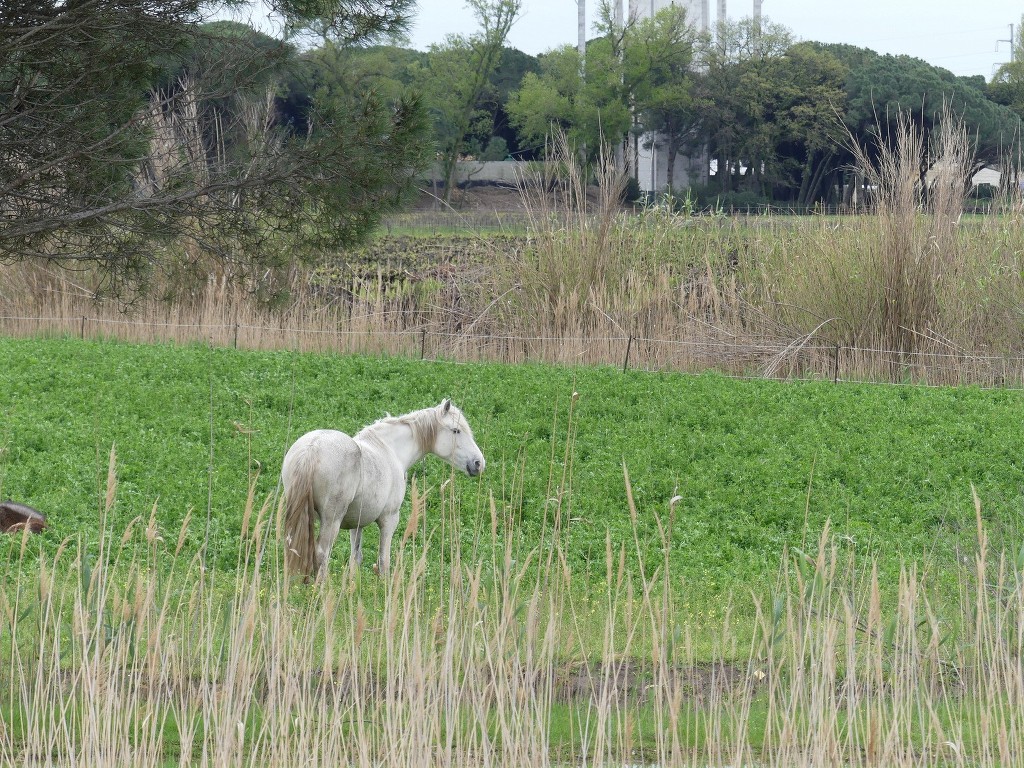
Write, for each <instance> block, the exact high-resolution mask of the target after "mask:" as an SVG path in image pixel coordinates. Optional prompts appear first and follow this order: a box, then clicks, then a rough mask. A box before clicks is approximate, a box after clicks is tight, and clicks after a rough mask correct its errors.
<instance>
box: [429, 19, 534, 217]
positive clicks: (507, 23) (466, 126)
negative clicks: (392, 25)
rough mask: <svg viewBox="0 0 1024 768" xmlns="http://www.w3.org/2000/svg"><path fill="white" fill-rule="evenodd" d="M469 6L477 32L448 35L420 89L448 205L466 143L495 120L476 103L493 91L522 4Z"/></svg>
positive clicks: (434, 53) (433, 53)
mask: <svg viewBox="0 0 1024 768" xmlns="http://www.w3.org/2000/svg"><path fill="white" fill-rule="evenodd" d="M467 5H468V6H469V8H470V9H471V10H472V11H473V14H474V15H475V16H476V19H477V21H478V22H479V24H480V30H479V31H478V32H477V33H475V34H473V35H470V36H468V37H466V36H463V35H449V36H448V38H447V39H446V40H445V42H444V43H442V44H440V45H434V46H431V49H430V56H429V59H428V66H427V69H426V70H425V71H424V72H423V79H422V81H421V82H420V84H419V86H420V88H422V90H423V93H424V94H425V96H426V101H427V104H428V105H429V108H430V112H431V114H432V116H433V118H434V124H435V130H436V135H437V143H438V147H437V149H438V153H439V154H440V157H441V167H442V170H441V175H442V177H443V179H444V193H443V194H444V201H445V202H448V201H449V200H450V199H451V194H452V189H453V187H454V185H455V168H456V163H457V162H458V160H459V157H460V156H461V155H462V153H463V150H464V149H465V147H466V143H467V137H468V136H469V135H471V134H473V133H479V132H481V131H480V128H479V126H480V125H481V123H484V124H486V122H487V121H488V119H490V118H491V117H492V115H493V112H489V111H488V110H487V109H482V108H481V104H480V102H481V100H482V98H483V97H484V96H485V94H486V93H487V92H488V90H489V89H490V87H491V78H492V77H493V75H494V73H495V71H496V70H497V69H498V66H499V64H500V62H501V59H502V54H503V51H504V48H505V40H506V39H507V37H508V33H509V30H510V29H511V28H512V24H513V23H514V22H515V20H516V18H517V17H518V15H519V8H520V5H521V0H467ZM490 135H491V134H490V132H489V131H488V132H487V136H490Z"/></svg>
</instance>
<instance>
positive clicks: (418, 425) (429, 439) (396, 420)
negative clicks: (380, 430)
mask: <svg viewBox="0 0 1024 768" xmlns="http://www.w3.org/2000/svg"><path fill="white" fill-rule="evenodd" d="M394 424H405V425H406V426H408V427H410V428H411V429H412V436H413V439H414V440H415V441H416V444H417V445H418V446H419V448H420V450H421V451H422V452H423V453H430V452H431V451H432V450H433V448H434V442H435V441H436V440H437V430H438V428H439V427H440V422H439V421H438V418H437V410H436V409H435V408H424V409H423V410H421V411H413V412H412V413H407V414H405V415H404V416H385V417H384V418H382V419H377V420H376V421H375V422H373V424H367V425H366V426H365V427H363V428H362V429H361V430H359V433H358V434H357V435H356V437H371V436H373V432H374V431H375V429H376V428H377V427H382V426H390V425H394Z"/></svg>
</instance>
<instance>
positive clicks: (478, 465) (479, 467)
mask: <svg viewBox="0 0 1024 768" xmlns="http://www.w3.org/2000/svg"><path fill="white" fill-rule="evenodd" d="M483 471H484V460H483V459H470V460H469V461H467V462H466V474H467V475H469V476H470V477H476V476H477V475H479V474H480V473H481V472H483Z"/></svg>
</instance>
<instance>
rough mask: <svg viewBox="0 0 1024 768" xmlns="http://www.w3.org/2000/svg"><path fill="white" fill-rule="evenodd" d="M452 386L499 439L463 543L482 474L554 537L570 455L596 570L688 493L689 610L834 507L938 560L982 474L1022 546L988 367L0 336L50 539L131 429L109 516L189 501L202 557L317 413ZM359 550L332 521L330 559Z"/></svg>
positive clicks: (5, 397)
mask: <svg viewBox="0 0 1024 768" xmlns="http://www.w3.org/2000/svg"><path fill="white" fill-rule="evenodd" d="M573 392H578V393H579V398H578V400H577V401H576V403H575V405H574V406H573V409H572V414H571V417H570V413H569V411H570V404H571V402H570V401H571V396H572V393H573ZM448 396H451V397H453V398H454V400H455V402H456V403H457V404H458V405H459V406H460V407H462V408H463V410H464V411H465V412H466V414H467V415H468V417H469V419H470V422H471V423H472V425H473V427H474V430H475V432H476V434H477V437H478V442H479V443H480V445H481V447H482V448H483V450H484V452H485V455H486V456H487V458H488V471H487V473H486V474H485V476H484V478H483V479H482V480H481V481H480V482H479V483H477V482H476V481H470V480H467V479H466V478H464V477H462V476H461V475H460V476H458V477H456V478H455V480H454V487H455V488H456V489H457V491H458V493H459V494H460V496H461V498H462V505H461V507H460V509H461V510H462V511H461V515H462V519H461V521H460V526H459V531H460V536H461V537H462V539H463V540H462V542H461V543H462V544H463V546H465V547H471V546H472V545H473V542H474V541H478V540H480V539H481V538H486V537H481V535H480V534H481V532H482V531H484V530H489V527H490V511H489V508H488V504H487V499H488V496H489V494H493V495H494V497H495V498H496V499H497V500H498V503H499V506H500V505H502V504H504V506H505V508H506V510H507V514H509V515H511V516H512V518H513V519H514V522H515V530H516V533H517V535H518V536H519V537H520V539H521V548H522V549H523V550H528V549H529V548H531V547H532V546H533V545H534V544H535V543H537V542H538V541H539V540H540V538H541V537H542V536H550V535H551V526H552V523H553V518H554V512H553V510H554V508H555V507H556V506H557V504H556V499H557V498H558V497H559V486H560V484H561V483H562V473H563V468H566V469H567V470H568V472H567V474H568V476H569V479H568V481H566V483H565V488H564V490H563V492H562V494H561V498H562V521H563V525H564V530H563V531H562V532H561V534H560V535H561V536H563V537H564V541H565V542H566V549H567V551H568V553H569V557H570V558H571V562H570V565H571V566H572V567H573V568H574V570H576V571H579V572H581V573H585V574H587V578H589V579H590V580H591V581H592V582H594V583H595V584H600V583H602V582H603V581H604V579H605V576H606V573H605V570H606V569H605V548H606V532H607V533H608V534H609V535H610V537H611V542H612V546H613V549H614V550H615V551H616V552H617V551H618V550H619V548H620V546H624V547H625V549H626V552H627V555H628V557H627V568H628V569H632V570H633V571H634V572H635V571H636V570H637V569H638V568H639V564H638V559H637V557H636V553H637V552H639V554H640V557H642V559H643V561H644V562H645V564H646V565H647V567H648V569H650V568H653V567H654V566H656V565H659V564H660V563H661V561H662V552H661V547H660V537H659V535H658V524H657V521H656V520H655V516H656V515H658V516H660V518H661V519H662V521H663V522H664V523H665V524H668V522H669V518H670V515H669V504H670V500H671V499H672V498H673V497H676V496H678V497H680V499H679V500H678V502H677V503H676V505H675V508H674V519H673V520H672V539H671V547H670V552H669V559H670V562H671V566H672V571H673V574H674V577H675V578H677V579H678V580H679V581H680V583H681V588H683V589H684V590H686V592H687V593H688V594H692V595H693V608H694V611H695V612H696V613H700V612H702V611H705V610H708V609H709V608H712V609H713V606H714V605H715V604H716V601H715V599H714V598H715V596H717V595H723V594H731V593H733V592H734V591H735V590H736V589H737V588H739V587H742V591H743V592H747V591H749V589H750V588H751V587H752V586H755V585H758V584H760V585H764V584H766V583H768V582H769V581H771V580H772V578H773V576H774V574H775V572H776V570H777V567H778V563H779V558H780V556H782V554H783V553H784V551H785V548H786V547H787V546H789V547H792V546H802V545H805V544H806V542H807V541H808V539H809V540H810V541H812V542H813V541H814V540H815V539H816V536H817V532H818V531H820V530H821V528H822V526H823V525H824V522H825V520H826V519H831V520H832V524H833V530H834V532H835V535H836V537H837V541H838V542H839V543H840V545H841V546H843V547H845V548H848V549H852V550H853V551H854V552H856V554H857V555H858V556H873V557H877V558H878V560H879V562H880V564H881V567H882V571H883V575H886V574H888V575H892V574H895V573H896V571H897V569H898V567H899V564H900V563H901V562H902V561H910V560H915V559H918V558H924V559H925V561H926V563H928V564H929V565H928V567H931V568H934V569H935V570H936V571H937V572H938V573H939V574H940V575H941V570H942V567H943V564H944V563H948V562H951V561H952V560H953V559H955V558H956V557H957V553H958V547H961V545H963V546H966V547H967V548H968V551H970V548H971V546H972V545H971V544H970V543H969V542H971V541H973V536H974V512H973V506H972V503H971V484H972V483H973V484H974V485H975V486H976V488H977V489H978V493H979V495H980V497H981V499H982V500H983V502H984V514H985V518H986V520H987V522H988V523H989V526H990V532H991V534H992V535H993V537H994V539H995V540H996V541H998V542H1002V541H1003V540H1004V539H1005V541H1006V542H1008V544H1009V545H1010V546H1011V547H1013V549H1014V551H1016V547H1014V546H1013V544H1014V542H1015V541H1016V537H1017V536H1018V534H1019V520H1020V516H1021V513H1022V499H1021V487H1022V481H1024V473H1022V469H1021V462H1022V452H1021V439H1020V428H1019V423H1020V422H1019V414H1020V412H1021V408H1022V405H1024V394H1022V393H1021V392H1016V391H1000V390H996V391H984V390H979V389H973V388H963V389H924V388H912V387H889V386H874V385H849V384H841V385H838V386H836V385H833V384H831V383H827V382H802V383H779V382H771V381H740V380H730V379H727V378H722V377H719V376H714V375H703V376H686V375H675V374H647V373H639V372H630V373H626V374H623V373H622V372H621V371H619V370H615V369H582V368H580V369H569V368H558V367H546V366H517V367H506V366H501V365H492V364H449V363H443V362H421V361H411V360H404V359H393V358H383V359H381V358H368V357H341V356H333V355H310V354H305V355H300V354H293V353H289V352H259V353H257V352H240V351H233V350H225V349H212V348H206V347H201V346H187V347H178V346H171V345H165V346H132V345H127V344H120V343H95V342H82V341H78V340H63V339H54V340H0V440H2V443H0V444H2V446H3V449H4V450H3V455H2V463H0V473H2V474H0V495H2V496H3V497H11V498H14V499H17V500H19V501H23V502H25V503H29V504H32V505H33V506H36V507H37V508H39V509H41V510H43V511H44V512H45V513H46V514H47V515H48V517H49V522H50V529H49V531H48V532H47V533H46V534H45V536H44V538H43V541H44V542H45V547H46V548H48V549H49V550H50V551H51V552H52V551H53V550H55V549H56V547H57V546H58V544H59V542H61V541H62V540H64V539H66V538H69V537H77V536H83V537H85V540H86V541H89V540H93V541H95V540H96V538H97V536H98V531H99V517H100V508H101V496H102V494H103V493H104V489H105V487H106V475H107V461H108V455H109V452H110V448H111V446H112V445H116V451H117V463H118V491H117V502H116V505H115V508H114V510H113V511H112V519H111V521H110V523H111V525H110V527H111V529H112V530H119V529H121V528H123V527H124V526H126V525H127V524H128V522H129V521H130V520H132V519H133V518H135V517H141V518H142V519H143V521H145V520H148V518H149V515H150V512H151V510H152V508H153V506H154V503H157V502H158V500H159V502H158V507H157V518H158V524H159V526H160V528H161V532H162V535H164V536H165V537H166V536H171V537H176V536H177V532H178V530H179V528H180V526H181V522H182V520H183V518H184V517H185V515H186V514H187V513H188V512H189V510H191V511H192V515H193V521H199V522H200V523H202V524H201V525H198V526H197V525H193V526H192V527H191V529H190V533H189V538H188V541H187V542H186V553H188V554H192V553H194V552H195V551H196V550H197V548H198V547H200V546H201V544H202V537H203V535H204V533H203V528H204V525H205V517H206V514H207V510H208V508H209V511H210V528H209V538H210V542H211V548H210V558H211V562H212V564H214V565H215V566H217V567H221V568H232V567H234V565H235V563H236V560H237V556H238V541H239V535H238V534H239V531H240V528H241V524H242V520H241V517H242V510H243V509H244V507H245V498H246V493H247V486H248V479H249V477H250V476H251V475H252V474H254V473H256V472H257V471H258V472H259V481H258V485H257V498H258V499H262V498H264V497H265V496H267V495H268V494H271V493H273V492H274V490H275V488H276V486H277V482H278V477H279V471H280V463H281V458H282V457H283V455H284V452H285V450H286V449H287V447H288V445H289V444H290V442H291V440H293V439H294V438H296V437H297V436H298V435H300V434H301V433H303V432H305V431H306V430H309V429H313V428H319V427H334V428H338V429H342V430H345V431H348V432H352V431H355V430H357V429H358V428H360V427H361V426H363V425H364V424H366V423H368V422H370V421H373V420H374V419H376V418H378V417H380V416H382V415H383V414H384V413H385V411H389V412H391V413H403V412H406V411H409V410H412V409H415V408H421V407H424V406H426V405H429V404H432V403H436V402H438V401H440V400H441V399H442V398H443V397H448ZM211 428H212V434H211ZM211 437H212V458H213V463H212V473H211V472H210V471H209V467H210V456H211ZM567 463H568V466H567V467H566V464H567ZM623 463H625V465H626V466H627V467H628V470H629V474H630V477H631V480H632V487H633V493H634V496H635V500H636V505H637V508H638V510H639V515H640V524H639V530H640V536H639V537H638V540H637V541H636V542H634V537H633V534H632V532H631V530H632V529H631V526H630V520H629V511H628V506H627V501H626V495H625V485H624V482H623ZM414 472H415V474H417V475H418V476H419V477H418V482H420V484H421V487H423V484H425V485H426V487H427V488H428V489H429V490H430V495H429V497H428V513H427V514H428V519H429V518H430V517H431V515H434V514H436V512H437V510H436V507H437V506H438V505H439V501H438V498H439V497H438V493H437V489H438V488H439V486H440V485H441V484H442V483H443V482H445V480H447V479H448V477H449V476H450V474H451V471H450V469H449V468H448V467H447V465H445V464H443V463H442V462H440V461H438V460H436V459H433V458H431V457H428V458H427V459H426V460H424V461H423V462H422V463H421V464H419V465H418V466H417V467H416V468H415V469H414ZM208 498H209V499H210V502H209V505H208ZM474 510H475V511H474ZM403 525H404V522H403ZM400 530H401V529H400ZM374 531H375V529H371V531H370V532H369V533H370V536H369V540H368V541H367V543H366V544H365V545H364V546H366V547H367V557H366V563H367V565H368V564H369V563H370V562H372V560H373V557H374V553H375V548H376V538H375V535H374ZM8 546H11V545H10V544H8ZM346 556H347V541H342V540H339V546H338V548H337V549H336V550H335V553H334V566H333V567H334V568H335V569H339V568H341V567H342V564H343V562H344V559H345V557H346ZM438 565H439V566H442V565H443V564H438Z"/></svg>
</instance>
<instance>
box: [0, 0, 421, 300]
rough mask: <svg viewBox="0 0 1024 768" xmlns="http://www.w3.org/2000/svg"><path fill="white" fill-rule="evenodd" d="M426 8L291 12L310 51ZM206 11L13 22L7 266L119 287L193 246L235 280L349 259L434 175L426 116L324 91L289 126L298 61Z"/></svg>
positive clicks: (129, 5) (54, 5)
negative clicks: (420, 170)
mask: <svg viewBox="0 0 1024 768" xmlns="http://www.w3.org/2000/svg"><path fill="white" fill-rule="evenodd" d="M412 5H413V0H336V1H334V2H324V0H308V2H307V1H306V0H298V1H293V0H287V2H283V3H277V4H276V5H275V9H276V11H277V12H278V13H279V14H280V18H282V19H283V20H284V22H285V23H286V24H287V26H288V29H289V30H290V31H291V33H292V34H295V35H298V34H300V33H301V32H302V30H311V29H312V30H316V31H317V33H318V34H321V35H326V36H327V37H329V38H331V39H334V40H336V41H339V42H343V43H345V44H354V43H356V42H366V41H370V40H373V39H376V37H377V36H379V35H387V34H393V33H398V32H401V31H402V30H403V29H404V27H405V25H406V23H407V21H408V15H409V12H410V10H411V8H412ZM202 20H203V8H202V6H201V3H200V0H91V1H90V2H63V0H10V1H9V2H6V3H4V4H2V5H0V210H2V212H3V215H2V217H0V258H2V259H13V260H18V259H26V258H40V259H46V260H49V261H57V262H63V263H68V262H91V263H96V264H98V265H100V266H101V267H102V268H103V269H104V270H105V272H106V274H107V275H108V277H109V278H110V279H111V281H112V284H116V283H118V281H121V280H128V279H130V280H135V279H136V278H138V277H140V276H143V275H145V274H146V272H147V271H148V270H151V269H152V268H154V267H156V266H159V259H160V255H161V254H163V253H167V252H168V249H165V248H163V247H162V246H163V244H164V243H166V242H168V241H170V240H172V239H178V238H181V237H186V238H191V239H193V240H194V242H195V243H196V244H197V245H199V247H200V248H201V249H202V250H203V251H205V252H207V253H209V254H211V255H212V256H214V257H217V258H221V259H222V260H223V262H224V263H225V264H229V263H234V262H235V261H236V260H239V259H241V260H244V261H245V262H246V263H255V264H259V263H273V262H274V261H275V260H276V259H279V258H280V254H281V253H283V252H284V251H285V250H286V249H287V247H288V246H289V245H296V246H299V247H301V248H303V249H307V250H308V249H309V248H318V247H322V248H328V247H332V248H333V247H339V246H342V245H345V244H348V243H351V242H352V241H353V240H355V239H358V238H360V237H362V236H364V235H365V234H366V233H367V232H368V231H369V229H370V228H371V227H372V226H373V224H374V222H375V221H377V220H378V218H379V217H380V216H381V215H382V214H383V213H385V212H387V211H388V210H391V209H393V208H395V206H396V205H398V204H399V203H400V202H401V200H402V199H403V192H404V191H407V190H409V189H410V188H411V179H412V177H413V172H414V171H415V169H416V168H417V167H422V165H423V157H422V150H421V149H420V146H421V144H422V141H421V140H420V137H421V135H422V131H423V130H424V129H425V122H424V120H423V114H422V109H421V108H420V107H419V105H418V104H417V103H416V102H415V100H406V101H404V102H402V103H400V104H397V105H392V104H385V103H383V102H382V101H381V100H380V99H376V98H364V99H361V100H355V101H353V100H352V99H350V98H346V99H339V98H335V94H333V93H332V92H331V91H330V90H329V89H327V90H324V91H320V92H318V91H316V90H315V89H313V90H312V91H311V93H310V97H309V98H308V99H307V101H306V102H305V103H304V104H302V105H301V112H302V114H301V119H298V118H296V119H295V120H294V121H288V120H281V119H280V117H279V114H278V112H277V109H276V106H277V104H278V103H279V99H278V97H279V95H280V94H279V90H278V89H279V88H280V85H279V84H280V83H281V82H283V81H284V80H285V79H286V77H287V76H288V75H287V73H288V72H289V71H290V70H291V68H292V67H293V66H294V65H295V64H296V62H297V59H296V49H295V48H294V47H293V46H291V45H288V44H285V43H282V42H280V41H273V40H270V39H268V38H266V37H265V36H261V35H257V34H255V33H253V32H252V31H251V30H249V31H245V30H242V29H240V28H239V27H238V25H212V26H209V27H207V26H204V25H203V24H202V23H201V22H202Z"/></svg>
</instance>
